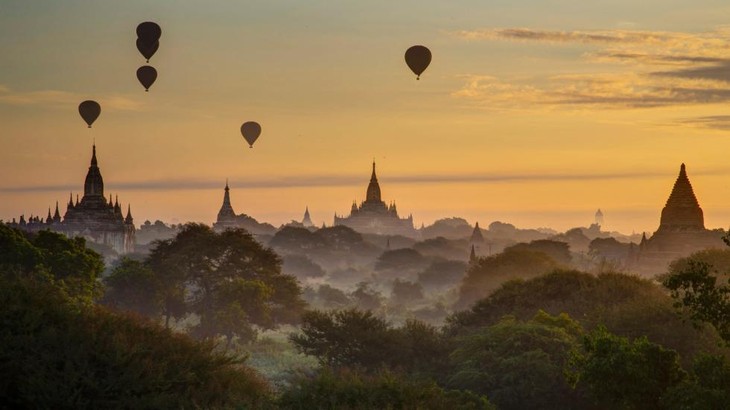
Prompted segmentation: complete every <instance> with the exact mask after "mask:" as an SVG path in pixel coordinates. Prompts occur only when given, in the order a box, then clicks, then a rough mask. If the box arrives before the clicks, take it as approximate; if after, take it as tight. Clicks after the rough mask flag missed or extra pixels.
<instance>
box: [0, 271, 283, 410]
mask: <svg viewBox="0 0 730 410" xmlns="http://www.w3.org/2000/svg"><path fill="white" fill-rule="evenodd" d="M0 305H2V306H3V309H0V323H2V330H0V374H3V375H6V377H2V378H0V397H2V402H3V407H5V408H56V409H58V408H105V409H106V408H130V409H158V408H188V407H190V406H193V407H200V408H254V407H257V406H259V405H262V404H263V403H265V402H267V401H268V398H269V396H270V390H269V387H268V386H267V384H266V382H265V381H264V380H262V379H261V378H260V377H259V376H257V375H256V373H255V372H254V371H253V370H252V369H250V368H249V367H247V366H245V365H244V364H243V361H242V360H240V359H236V358H234V357H232V356H228V355H224V354H222V353H220V352H216V349H215V346H214V344H213V343H210V342H205V343H203V342H195V341H193V340H192V339H191V338H190V337H189V336H187V335H184V334H176V333H173V332H171V331H169V330H167V329H163V328H162V327H161V326H160V325H158V324H156V323H153V322H151V321H148V320H145V319H142V318H140V317H138V316H136V317H135V316H130V315H126V314H122V313H119V312H111V311H108V310H106V309H105V308H103V307H100V306H87V305H83V304H80V303H79V301H78V300H77V299H73V298H70V297H69V296H67V295H66V294H65V292H64V291H63V290H62V289H60V288H59V287H57V286H55V285H54V284H50V283H43V282H37V281H33V280H32V279H29V278H13V279H11V278H7V277H5V276H0Z"/></svg>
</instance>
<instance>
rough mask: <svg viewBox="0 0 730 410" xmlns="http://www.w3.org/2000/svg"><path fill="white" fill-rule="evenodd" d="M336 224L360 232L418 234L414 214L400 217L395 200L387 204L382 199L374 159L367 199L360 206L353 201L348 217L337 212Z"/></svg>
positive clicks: (413, 235) (410, 235)
mask: <svg viewBox="0 0 730 410" xmlns="http://www.w3.org/2000/svg"><path fill="white" fill-rule="evenodd" d="M334 224H335V226H337V225H344V226H347V227H350V228H352V229H354V230H356V231H358V232H360V233H372V234H378V235H403V236H409V237H415V236H417V232H416V230H415V229H414V227H413V216H412V215H409V216H408V218H400V217H399V216H398V210H397V209H396V206H395V202H391V203H390V204H389V205H386V204H385V202H383V200H382V199H381V197H380V184H378V177H377V175H376V174H375V161H373V173H372V175H371V176H370V183H369V184H368V189H367V193H366V195H365V201H363V202H360V205H359V206H358V205H357V203H356V202H354V201H353V203H352V208H351V210H350V215H349V216H347V217H341V216H338V215H337V214H335V221H334Z"/></svg>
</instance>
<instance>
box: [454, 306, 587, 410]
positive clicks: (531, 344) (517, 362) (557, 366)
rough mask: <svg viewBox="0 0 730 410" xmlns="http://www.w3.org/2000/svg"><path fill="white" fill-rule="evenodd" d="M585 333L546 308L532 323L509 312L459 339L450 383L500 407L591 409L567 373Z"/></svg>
mask: <svg viewBox="0 0 730 410" xmlns="http://www.w3.org/2000/svg"><path fill="white" fill-rule="evenodd" d="M582 332H583V330H582V329H581V327H580V325H579V324H578V323H577V322H576V321H574V320H572V319H571V318H570V317H569V316H568V315H566V314H561V315H559V316H550V315H548V314H546V313H545V312H542V311H540V312H539V313H538V314H537V315H535V317H534V318H532V319H530V320H529V321H526V322H521V321H518V320H516V319H515V318H514V317H511V316H505V317H503V318H502V319H501V320H500V321H499V322H498V323H497V324H495V325H492V326H489V327H483V328H480V329H478V330H477V331H475V332H473V333H470V334H469V335H467V336H464V337H463V338H460V339H459V340H458V342H457V344H456V349H455V350H454V351H453V353H451V361H452V363H453V365H454V369H453V370H452V373H451V375H450V376H449V379H448V385H449V386H452V387H457V388H459V389H466V390H469V391H472V392H474V393H477V394H483V395H486V396H487V397H489V398H490V400H491V401H492V402H493V403H494V404H495V405H497V407H498V408H500V409H515V410H523V409H524V410H527V409H557V408H560V409H585V408H587V406H586V404H587V403H586V401H585V400H584V399H583V398H582V397H581V392H579V391H576V390H574V389H572V388H571V386H570V385H569V384H568V383H567V382H566V381H565V378H564V377H563V369H564V367H565V365H566V363H567V362H568V359H569V357H570V352H571V351H572V349H574V348H575V347H577V346H578V343H579V340H580V337H581V335H582Z"/></svg>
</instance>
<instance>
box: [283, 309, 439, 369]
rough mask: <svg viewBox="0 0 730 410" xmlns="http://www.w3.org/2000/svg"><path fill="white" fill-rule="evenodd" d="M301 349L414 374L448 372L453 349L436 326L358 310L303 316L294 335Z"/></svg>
mask: <svg viewBox="0 0 730 410" xmlns="http://www.w3.org/2000/svg"><path fill="white" fill-rule="evenodd" d="M290 340H291V341H292V342H293V343H294V345H295V346H296V348H297V349H298V350H299V351H300V352H302V353H305V354H308V355H311V356H315V357H317V359H318V360H319V361H320V362H321V363H322V364H324V365H327V366H332V367H334V368H343V367H349V368H356V369H362V370H366V371H369V372H374V371H376V370H378V369H381V368H390V369H399V370H404V371H407V372H408V373H409V374H410V375H411V376H414V377H416V376H424V377H425V376H428V377H437V376H439V377H440V376H442V375H443V372H444V370H445V368H446V366H447V365H448V362H447V355H448V352H449V351H450V349H451V346H450V345H449V343H448V340H447V339H445V338H444V337H443V336H442V335H441V333H440V332H439V331H438V329H436V328H435V327H433V326H431V325H428V324H425V323H423V322H419V321H413V320H410V321H407V322H406V323H405V325H404V326H402V327H393V326H391V325H390V324H388V322H386V321H385V320H384V319H381V318H379V317H377V316H375V315H373V313H372V312H370V311H361V310H356V309H348V310H340V311H332V312H321V311H310V312H307V313H305V314H304V316H303V317H302V325H301V333H295V334H292V335H291V336H290Z"/></svg>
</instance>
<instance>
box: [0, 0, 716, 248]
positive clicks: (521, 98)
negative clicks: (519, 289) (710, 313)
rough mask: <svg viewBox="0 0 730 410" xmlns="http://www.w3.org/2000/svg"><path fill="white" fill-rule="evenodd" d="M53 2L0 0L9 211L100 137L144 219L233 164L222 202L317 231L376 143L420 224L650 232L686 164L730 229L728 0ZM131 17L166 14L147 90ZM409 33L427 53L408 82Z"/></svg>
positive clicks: (42, 199) (110, 186) (188, 211)
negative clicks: (600, 218)
mask: <svg viewBox="0 0 730 410" xmlns="http://www.w3.org/2000/svg"><path fill="white" fill-rule="evenodd" d="M55 3H56V2H51V1H46V2H43V1H39V2H33V4H28V2H22V1H16V0H10V1H7V2H3V5H2V6H1V7H2V9H0V53H2V55H4V56H6V57H8V58H4V59H3V60H2V61H0V175H2V177H1V179H0V218H2V219H10V218H12V217H17V216H19V215H20V214H21V213H25V214H26V216H27V215H29V214H30V213H34V214H37V213H43V214H45V212H46V209H47V206H48V205H51V204H53V203H55V201H56V200H59V201H61V202H62V203H64V202H65V201H66V199H67V197H68V191H69V190H73V191H74V192H79V191H80V190H81V189H82V184H83V178H84V175H85V173H86V167H88V160H89V157H90V150H91V149H90V148H91V143H92V140H93V139H94V138H95V139H96V142H97V147H98V153H99V161H100V167H101V170H102V175H103V176H104V180H105V184H106V190H107V192H111V193H113V194H119V196H120V200H121V201H122V202H123V203H124V204H127V203H129V202H131V203H132V211H133V215H134V216H135V220H136V222H137V223H141V222H142V221H144V220H145V219H151V220H155V219H162V220H164V221H171V222H172V221H175V222H180V221H188V220H193V221H202V222H212V221H213V219H214V218H215V214H216V213H217V211H218V208H219V207H220V202H221V198H222V186H223V184H224V183H225V179H226V178H229V179H230V181H231V185H232V188H233V190H232V196H233V198H232V199H233V206H234V209H235V210H236V211H237V212H245V213H247V214H249V215H251V216H253V217H255V218H257V219H258V220H260V221H268V222H271V223H273V224H275V225H278V224H280V223H283V222H287V221H289V220H291V219H294V218H296V219H300V218H301V215H302V213H303V210H304V207H305V206H309V208H310V211H311V213H312V217H313V219H314V220H315V222H316V223H318V224H319V223H321V222H322V221H325V222H326V223H327V224H328V225H329V224H331V223H332V217H333V215H334V213H335V212H337V213H340V214H342V213H346V212H347V211H348V210H349V208H350V205H351V203H352V201H353V200H358V201H360V200H362V199H363V197H364V195H365V188H366V186H367V181H368V179H369V172H370V162H371V161H372V159H373V158H375V160H376V161H377V163H378V171H379V172H378V174H379V177H380V180H381V187H382V191H383V197H384V198H383V199H384V200H386V201H390V200H396V201H397V204H398V209H399V211H400V213H401V214H405V215H407V214H409V213H412V214H413V216H414V219H415V221H416V223H417V224H418V225H419V226H420V223H421V222H424V223H426V224H429V223H431V222H433V221H434V220H435V219H438V218H441V217H449V216H462V217H465V218H466V219H467V220H469V221H470V222H472V223H473V222H475V221H479V222H480V223H481V224H482V225H484V226H486V225H488V224H489V223H490V222H492V221H494V220H501V221H507V222H511V223H514V224H516V225H517V226H520V227H541V226H549V227H553V228H556V229H567V228H570V227H573V226H579V225H587V224H589V223H590V222H591V221H592V219H593V213H594V212H595V210H596V209H597V208H599V207H600V208H601V209H603V210H604V213H605V216H606V228H608V229H612V230H613V229H616V230H620V231H622V232H626V233H631V232H632V231H636V232H641V231H653V230H655V229H656V227H657V226H658V220H659V212H660V210H661V207H662V206H663V204H664V201H665V200H666V198H667V197H668V195H669V191H670V189H671V186H672V184H673V182H674V179H675V178H676V175H677V172H678V170H679V164H680V163H682V162H685V163H686V164H687V168H688V173H689V177H690V180H691V181H692V183H693V186H694V188H695V193H696V194H697V196H698V199H699V200H700V204H701V205H702V207H703V209H704V211H705V221H706V225H707V226H708V227H725V228H727V226H728V225H730V211H728V207H727V206H726V204H727V203H728V200H729V199H730V190H729V188H728V183H727V182H726V181H728V176H730V165H728V163H727V160H726V156H727V154H726V153H727V152H728V147H729V143H728V137H729V136H730V133H729V131H730V108H729V107H730V104H729V103H730V46H728V44H730V43H729V42H728V40H729V39H730V30H728V29H727V28H723V27H722V24H723V21H722V18H723V16H725V17H726V16H728V15H730V5H727V4H723V2H719V1H699V2H692V3H691V4H688V3H687V2H678V1H668V2H667V1H664V2H659V1H649V2H646V3H644V2H642V3H641V5H638V3H636V2H628V1H627V2H624V1H618V2H614V3H612V7H611V8H610V10H606V9H604V8H601V7H599V6H593V7H591V6H589V5H587V4H585V2H578V1H569V2H564V1H562V2H538V1H517V2H510V3H509V6H508V5H507V4H506V3H505V4H501V3H497V4H494V5H487V4H482V3H484V2H477V1H468V2H466V1H465V2H449V4H448V5H445V4H443V3H437V2H431V1H425V2H423V1H422V2H418V3H417V4H416V3H414V2H404V3H403V4H399V5H393V4H390V3H391V2H385V1H382V2H381V1H375V2H372V3H371V2H368V3H367V5H366V4H364V3H357V2H342V3H339V2H338V3H337V4H336V5H332V4H331V3H332V2H324V1H312V2H307V3H301V2H294V1H282V2H263V1H262V2H246V4H231V3H238V2H224V1H215V2H206V3H203V2H195V1H176V2H173V1H160V2H154V5H150V4H148V2H143V1H130V2H124V4H121V3H120V4H117V3H116V2H99V4H94V5H87V4H86V3H87V2H81V1H76V0H74V1H69V2H64V3H63V6H61V5H58V4H55ZM270 3H275V4H270ZM686 3H687V4H686ZM203 4H206V5H207V6H205V7H203ZM144 20H154V21H157V22H158V23H159V24H160V25H161V26H162V30H163V34H162V38H161V39H160V50H159V51H158V53H157V54H156V55H155V56H154V57H153V58H152V60H151V62H150V64H151V65H153V66H155V67H156V68H157V70H158V72H159V78H158V80H157V82H156V83H155V84H154V85H153V86H152V88H151V89H150V92H149V93H145V92H144V91H143V89H142V87H141V86H140V85H139V84H138V83H137V80H136V78H135V76H134V72H135V70H136V68H137V67H138V66H140V65H143V64H144V60H143V59H142V57H141V56H140V55H139V54H138V53H137V51H136V49H135V46H134V41H135V34H134V28H135V27H136V25H137V24H138V23H139V22H141V21H144ZM413 44H424V45H426V46H428V47H429V48H430V49H431V51H432V52H433V55H434V59H433V62H432V64H431V66H430V67H429V68H428V70H427V71H426V72H425V73H424V75H423V76H422V79H421V81H415V78H414V75H413V74H412V73H410V72H409V71H408V69H407V67H406V66H405V63H404V61H403V53H404V51H405V49H406V48H408V47H409V46H410V45H413ZM85 99H95V100H97V101H99V102H100V104H101V105H102V114H101V116H100V118H99V119H98V120H97V122H96V123H95V124H94V128H93V129H91V130H89V129H87V128H86V126H85V125H84V123H83V121H82V120H81V119H80V117H79V116H78V113H77V111H76V110H77V106H78V103H79V102H81V101H83V100H85ZM249 120H255V121H258V122H259V123H260V124H261V125H262V128H263V132H262V135H261V138H260V139H259V141H257V142H256V145H255V148H253V149H249V148H248V147H247V145H246V144H245V142H244V141H243V139H242V138H241V136H240V133H239V127H240V125H241V123H243V122H244V121H249ZM62 210H63V209H62Z"/></svg>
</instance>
